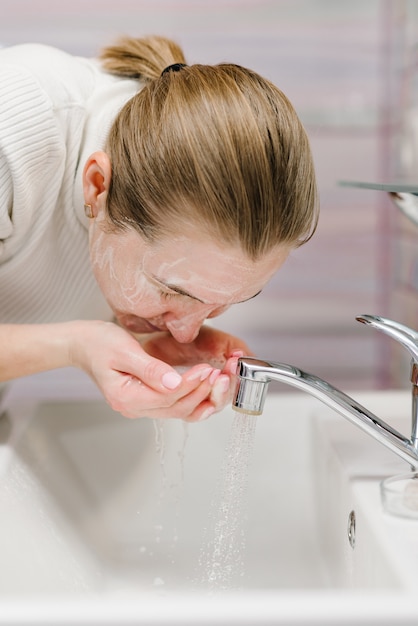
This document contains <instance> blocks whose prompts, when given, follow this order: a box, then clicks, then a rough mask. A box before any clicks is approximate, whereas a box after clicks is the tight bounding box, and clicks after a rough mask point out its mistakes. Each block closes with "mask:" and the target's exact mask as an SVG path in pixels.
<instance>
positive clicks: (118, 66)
mask: <svg viewBox="0 0 418 626" xmlns="http://www.w3.org/2000/svg"><path fill="white" fill-rule="evenodd" d="M99 59H100V60H101V62H102V65H103V67H104V69H105V70H107V71H108V72H110V73H111V74H117V75H119V76H125V77H128V78H142V79H145V80H147V79H148V80H155V79H156V78H158V77H159V76H160V75H161V72H162V71H163V70H164V69H165V68H166V67H167V66H168V65H172V64H174V63H185V62H186V60H185V58H184V54H183V51H182V49H181V48H180V46H179V45H177V44H176V43H175V42H174V41H171V40H170V39H166V38H165V37H158V36H150V37H144V38H142V39H134V38H133V37H123V38H121V39H120V40H119V41H118V42H116V44H115V45H113V46H107V47H106V48H104V50H103V51H102V52H101V54H100V56H99Z"/></svg>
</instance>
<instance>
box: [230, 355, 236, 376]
mask: <svg viewBox="0 0 418 626" xmlns="http://www.w3.org/2000/svg"><path fill="white" fill-rule="evenodd" d="M237 366H238V358H237V357H231V359H230V360H229V364H228V370H229V371H230V373H231V374H232V375H234V376H235V374H236V373H237Z"/></svg>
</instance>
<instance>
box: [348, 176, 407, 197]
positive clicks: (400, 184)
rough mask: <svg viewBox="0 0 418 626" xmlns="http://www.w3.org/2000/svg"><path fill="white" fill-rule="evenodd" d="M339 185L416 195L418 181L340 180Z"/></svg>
mask: <svg viewBox="0 0 418 626" xmlns="http://www.w3.org/2000/svg"><path fill="white" fill-rule="evenodd" d="M338 185H339V186H340V187H356V188H357V189H376V190H378V191H386V192H388V193H389V192H399V193H412V194H414V195H415V196H417V195H418V182H413V181H401V180H398V181H396V180H394V181H388V182H381V183H377V182H367V181H357V180H340V181H338Z"/></svg>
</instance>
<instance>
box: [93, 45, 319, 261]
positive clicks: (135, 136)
mask: <svg viewBox="0 0 418 626" xmlns="http://www.w3.org/2000/svg"><path fill="white" fill-rule="evenodd" d="M100 58H101V61H102V63H103V66H104V68H105V69H106V70H107V71H109V72H111V73H114V74H118V75H121V76H126V77H130V78H138V79H141V80H142V81H143V86H142V88H141V89H140V91H139V92H138V93H137V94H136V95H135V96H134V97H133V98H131V100H129V101H128V103H127V104H126V105H125V106H124V107H123V109H122V110H121V111H120V113H119V115H118V116H117V118H116V120H115V122H114V124H113V126H112V128H111V131H110V134H109V137H108V142H107V146H106V151H107V152H108V154H109V157H110V160H111V163H112V181H111V186H110V189H109V196H108V205H107V209H108V213H109V218H110V220H111V222H113V224H115V225H116V226H119V227H125V226H126V225H127V224H132V223H133V224H134V225H135V226H136V228H137V229H138V230H139V231H140V232H141V233H142V234H143V235H145V237H147V238H148V239H149V240H155V239H157V238H158V237H159V236H161V235H169V234H170V233H172V232H173V231H174V230H180V232H181V229H184V228H185V227H186V226H187V225H188V224H189V225H190V224H192V226H194V227H198V228H199V227H200V228H203V229H205V232H207V233H208V235H211V236H214V237H217V238H219V239H220V240H221V241H223V242H225V243H231V244H235V245H236V244H238V245H239V246H240V247H241V249H242V250H243V251H244V252H246V253H247V254H248V256H249V257H250V258H251V259H257V258H259V257H260V256H262V255H263V254H265V253H267V252H269V251H270V250H272V249H273V248H274V247H277V246H278V245H279V244H282V243H284V244H289V245H291V246H294V247H297V246H300V245H301V244H303V243H305V242H306V241H308V240H309V239H310V238H311V237H312V235H313V233H314V231H315V228H316V225H317V220H318V202H317V191H316V182H315V172H314V165H313V160H312V155H311V150H310V146H309V141H308V138H307V135H306V132H305V130H304V128H303V126H302V124H301V122H300V120H299V118H298V116H297V114H296V112H295V110H294V108H293V106H292V105H291V103H290V102H289V100H288V99H287V97H286V96H285V95H284V94H283V93H282V92H281V91H280V90H279V89H278V88H277V87H275V86H274V85H273V84H272V83H271V82H270V81H268V80H266V79H264V78H262V77H261V76H260V75H259V74H257V73H256V72H253V71H251V70H249V69H246V68H244V67H241V66H239V65H235V64H231V63H221V64H219V65H213V66H211V65H199V64H196V65H191V66H185V67H182V68H181V69H178V68H177V69H178V71H173V70H171V71H167V72H164V73H163V74H162V71H163V70H164V69H165V68H166V67H167V66H169V65H171V64H175V63H186V60H185V58H184V55H183V52H182V50H181V48H180V47H179V46H178V45H177V44H175V43H174V42H172V41H171V40H168V39H165V38H163V37H146V38H143V39H133V38H129V37H128V38H123V39H121V40H120V41H119V42H118V43H117V44H116V45H114V46H110V47H108V48H105V49H104V50H103V52H102V54H101V57H100Z"/></svg>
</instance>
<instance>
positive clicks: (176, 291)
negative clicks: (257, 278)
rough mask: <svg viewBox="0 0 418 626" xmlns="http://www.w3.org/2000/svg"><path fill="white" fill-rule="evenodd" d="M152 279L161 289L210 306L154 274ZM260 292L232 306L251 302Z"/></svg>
mask: <svg viewBox="0 0 418 626" xmlns="http://www.w3.org/2000/svg"><path fill="white" fill-rule="evenodd" d="M152 277H153V279H154V280H155V281H157V283H160V285H162V286H163V287H166V288H167V289H170V290H171V291H174V292H175V293H178V294H179V295H180V296H187V297H188V298H192V300H197V301H198V302H201V303H202V304H212V302H205V301H204V300H201V299H200V298H198V297H197V296H194V295H193V294H191V293H189V292H188V291H186V290H185V289H182V288H181V287H178V286H177V285H172V284H171V283H166V282H164V281H163V280H161V279H160V278H158V277H157V276H155V275H154V274H153V275H152ZM261 292H262V289H260V291H257V293H255V294H254V295H253V296H250V297H249V298H245V300H239V301H238V302H234V304H242V303H243V302H247V301H248V300H252V299H253V298H255V297H256V296H258V295H259V294H260V293H261ZM215 304H216V303H215Z"/></svg>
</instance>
